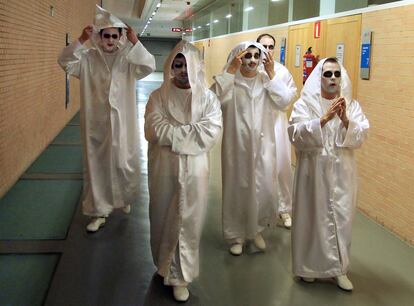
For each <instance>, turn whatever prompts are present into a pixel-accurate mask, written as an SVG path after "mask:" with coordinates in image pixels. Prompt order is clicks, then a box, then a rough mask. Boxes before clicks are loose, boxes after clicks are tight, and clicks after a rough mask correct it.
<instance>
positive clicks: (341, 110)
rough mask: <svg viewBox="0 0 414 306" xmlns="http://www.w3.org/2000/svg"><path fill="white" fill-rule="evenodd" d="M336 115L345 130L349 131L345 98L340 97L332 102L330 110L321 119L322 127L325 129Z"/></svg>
mask: <svg viewBox="0 0 414 306" xmlns="http://www.w3.org/2000/svg"><path fill="white" fill-rule="evenodd" d="M335 115H338V117H339V119H341V121H342V123H343V125H344V126H345V128H346V129H348V124H349V120H348V117H347V116H346V102H345V98H344V97H338V98H335V99H334V100H333V101H332V104H331V106H329V109H328V110H327V111H326V113H325V114H324V115H323V116H322V117H321V119H320V122H321V127H324V126H325V124H326V123H328V122H329V121H331V120H332V119H333V118H334V117H335Z"/></svg>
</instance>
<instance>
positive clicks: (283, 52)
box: [280, 37, 286, 65]
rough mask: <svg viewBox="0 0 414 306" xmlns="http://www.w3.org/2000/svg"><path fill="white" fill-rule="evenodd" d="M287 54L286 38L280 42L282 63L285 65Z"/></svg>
mask: <svg viewBox="0 0 414 306" xmlns="http://www.w3.org/2000/svg"><path fill="white" fill-rule="evenodd" d="M285 54H286V38H285V37H282V39H281V40H280V63H281V64H282V65H284V64H285Z"/></svg>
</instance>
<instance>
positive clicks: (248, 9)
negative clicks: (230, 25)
mask: <svg viewBox="0 0 414 306" xmlns="http://www.w3.org/2000/svg"><path fill="white" fill-rule="evenodd" d="M252 10H254V7H253V6H248V7H246V8H245V9H244V11H245V12H249V11H252Z"/></svg>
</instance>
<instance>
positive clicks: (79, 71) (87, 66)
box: [58, 6, 155, 232]
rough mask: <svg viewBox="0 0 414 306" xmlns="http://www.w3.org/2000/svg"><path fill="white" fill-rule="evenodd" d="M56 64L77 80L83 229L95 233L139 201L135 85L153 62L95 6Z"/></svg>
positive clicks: (127, 29) (130, 33)
mask: <svg viewBox="0 0 414 306" xmlns="http://www.w3.org/2000/svg"><path fill="white" fill-rule="evenodd" d="M86 41H90V42H91V44H92V46H93V47H91V48H86V47H85V46H84V43H85V42H86ZM58 63H59V64H60V66H61V67H62V68H63V69H64V70H65V71H66V72H67V73H68V74H70V75H72V76H74V77H76V78H78V79H80V88H81V105H80V120H81V122H80V125H81V137H82V144H83V166H84V176H83V179H84V187H83V195H82V211H83V214H85V215H87V216H89V217H91V220H90V222H89V224H88V225H87V230H88V231H89V232H95V231H97V230H98V229H99V228H100V227H101V226H103V225H104V223H105V221H106V218H107V217H108V216H109V214H110V213H111V212H112V211H113V210H114V209H115V208H122V209H123V210H124V211H125V212H126V213H129V211H130V208H131V206H130V205H131V204H133V203H135V202H136V200H137V198H138V190H139V182H138V179H139V173H140V167H139V155H138V154H139V144H138V139H139V137H138V125H137V111H136V97H135V87H136V86H135V82H136V80H137V79H141V78H143V77H145V76H147V75H148V74H150V73H151V72H153V71H154V70H155V59H154V56H153V55H151V54H150V53H149V52H148V51H147V50H146V49H145V48H144V46H143V45H142V44H141V42H139V41H138V39H137V35H136V34H135V32H134V31H133V29H132V28H130V27H127V26H126V25H125V24H124V23H123V22H122V21H121V20H119V19H118V18H116V17H115V16H113V15H112V14H110V13H109V12H107V11H105V10H104V9H102V8H100V7H99V6H97V13H96V16H95V20H94V25H93V26H92V25H90V26H86V27H85V28H84V30H83V32H82V34H81V36H80V37H79V39H77V40H75V41H74V42H72V43H71V44H70V45H68V46H67V47H66V48H64V49H63V51H62V53H61V54H60V56H59V59H58Z"/></svg>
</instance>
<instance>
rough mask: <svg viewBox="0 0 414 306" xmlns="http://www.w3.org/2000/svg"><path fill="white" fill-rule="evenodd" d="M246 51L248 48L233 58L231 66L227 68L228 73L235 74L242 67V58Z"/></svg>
mask: <svg viewBox="0 0 414 306" xmlns="http://www.w3.org/2000/svg"><path fill="white" fill-rule="evenodd" d="M246 53H247V50H243V51H240V53H239V54H237V55H236V56H235V57H234V58H233V60H232V61H231V63H230V65H229V67H228V68H227V72H228V73H231V74H235V73H236V72H237V70H239V69H240V66H241V64H242V58H243V56H244V55H245V54H246Z"/></svg>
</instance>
